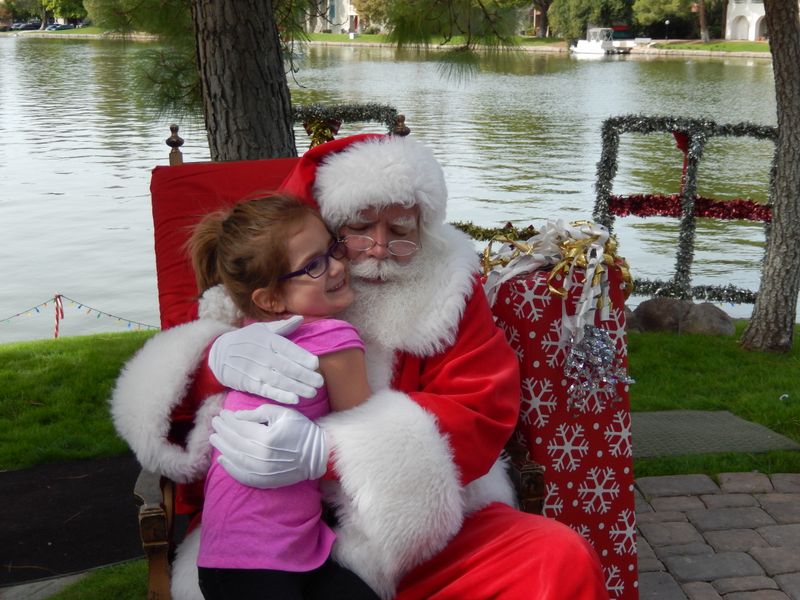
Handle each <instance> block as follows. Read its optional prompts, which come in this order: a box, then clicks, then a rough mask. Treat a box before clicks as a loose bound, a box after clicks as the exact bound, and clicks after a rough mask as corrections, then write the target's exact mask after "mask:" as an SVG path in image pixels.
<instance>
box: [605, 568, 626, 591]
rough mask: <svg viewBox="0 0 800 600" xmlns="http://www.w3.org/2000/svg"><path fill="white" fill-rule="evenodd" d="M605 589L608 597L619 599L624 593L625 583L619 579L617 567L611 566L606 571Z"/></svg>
mask: <svg viewBox="0 0 800 600" xmlns="http://www.w3.org/2000/svg"><path fill="white" fill-rule="evenodd" d="M606 589H607V590H608V593H609V595H611V596H613V597H614V598H619V597H620V596H622V594H623V593H624V592H625V582H624V581H623V580H622V577H620V570H619V567H618V566H617V565H611V567H609V568H608V569H606Z"/></svg>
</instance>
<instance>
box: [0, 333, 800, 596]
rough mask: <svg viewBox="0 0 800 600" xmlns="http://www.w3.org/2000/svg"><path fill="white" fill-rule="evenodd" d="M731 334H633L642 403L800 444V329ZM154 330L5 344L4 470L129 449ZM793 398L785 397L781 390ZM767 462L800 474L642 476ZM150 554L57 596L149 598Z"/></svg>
mask: <svg viewBox="0 0 800 600" xmlns="http://www.w3.org/2000/svg"><path fill="white" fill-rule="evenodd" d="M742 328H743V325H741V324H740V325H739V326H738V329H737V336H736V337H730V338H723V337H711V336H700V335H676V334H668V333H631V334H630V335H629V346H628V349H629V361H630V373H631V375H632V376H633V377H634V378H635V379H636V383H635V384H634V385H633V386H631V406H632V409H633V410H635V411H650V410H669V409H697V410H729V411H731V412H732V413H734V414H737V415H739V416H741V417H742V418H745V419H748V420H751V421H755V422H757V423H761V424H763V425H765V426H767V427H769V428H770V429H773V430H775V431H778V432H780V433H782V434H783V435H786V436H787V437H789V438H791V439H793V440H795V441H797V442H800V377H798V375H799V374H800V336H796V338H795V344H794V349H793V350H792V352H791V353H789V354H786V355H782V354H763V353H759V352H746V351H744V350H742V349H741V348H739V345H738V343H737V338H738V335H740V334H741V330H742ZM152 335H153V332H137V333H121V334H108V335H98V336H87V337H76V338H63V339H59V340H46V341H37V342H25V343H17V344H6V345H3V346H0V399H1V400H2V401H0V432H1V433H0V469H2V468H6V469H13V468H23V467H25V466H31V465H33V464H39V463H45V462H55V461H64V460H70V459H74V458H89V457H92V456H106V455H112V454H115V453H121V452H124V451H125V449H126V448H125V444H124V443H123V442H122V441H121V440H119V439H118V438H117V437H116V435H115V434H114V431H113V428H112V426H111V423H110V420H109V418H108V411H107V398H108V394H109V392H110V390H111V386H112V385H113V382H114V379H115V378H116V376H117V374H118V371H119V368H120V366H121V365H122V364H123V362H124V361H125V360H126V359H127V358H128V357H130V356H131V355H132V354H133V353H134V352H135V351H136V350H137V349H138V348H139V347H140V346H141V345H142V344H143V343H144V342H145V341H146V340H147V339H148V338H149V337H150V336H152ZM783 395H786V396H788V399H787V397H786V396H784V399H781V396H783ZM752 470H758V471H761V472H763V473H779V472H784V473H787V472H795V473H797V472H800V452H789V451H782V452H769V453H765V454H745V453H729V454H715V455H690V456H681V457H669V458H653V459H640V460H636V461H635V465H634V471H635V474H636V477H644V476H648V475H675V474H688V473H705V474H708V475H711V476H715V475H716V474H718V473H726V472H736V471H752ZM146 581H147V567H146V564H145V562H144V561H143V560H137V561H131V562H127V563H123V564H119V565H114V566H111V567H106V568H103V569H98V570H97V571H94V572H92V573H90V574H88V575H87V576H86V577H85V578H83V579H81V580H80V581H78V582H76V583H75V584H73V585H72V586H70V587H69V588H66V589H65V590H63V591H62V592H60V593H58V594H56V595H55V596H53V599H54V600H78V599H81V600H105V599H106V598H117V599H119V600H127V599H131V600H133V599H139V598H145V597H146Z"/></svg>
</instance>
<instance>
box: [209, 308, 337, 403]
mask: <svg viewBox="0 0 800 600" xmlns="http://www.w3.org/2000/svg"><path fill="white" fill-rule="evenodd" d="M302 322H303V317H300V316H294V317H291V318H290V319H285V320H283V321H272V322H269V323H253V324H252V325H248V326H246V327H242V328H241V329H236V330H235V331H229V332H228V333H223V334H222V335H221V336H219V337H218V338H217V339H216V341H215V342H214V344H213V345H212V346H211V352H210V353H209V355H208V366H209V367H210V368H211V372H212V373H214V376H215V377H216V378H217V380H218V381H219V382H220V383H221V384H222V385H224V386H225V387H228V388H231V389H234V390H239V391H240V392H250V393H251V394H255V395H256V396H262V397H264V398H270V399H272V400H274V401H275V402H281V403H283V404H297V401H298V396H302V397H303V398H313V397H314V396H315V395H316V393H317V388H320V387H322V385H323V379H322V375H320V374H319V373H317V371H316V369H318V368H319V359H318V358H317V357H316V356H314V355H313V354H311V353H310V352H307V351H306V350H304V349H302V348H300V346H297V345H296V344H294V343H292V342H290V341H289V340H287V339H286V338H284V337H282V336H284V335H286V334H287V333H291V332H292V331H294V330H295V329H297V328H298V327H299V326H300V324H301V323H302Z"/></svg>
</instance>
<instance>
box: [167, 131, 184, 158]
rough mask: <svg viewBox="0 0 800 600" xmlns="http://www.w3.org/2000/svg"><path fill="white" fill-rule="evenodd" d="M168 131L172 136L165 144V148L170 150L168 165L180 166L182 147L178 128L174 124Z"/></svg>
mask: <svg viewBox="0 0 800 600" xmlns="http://www.w3.org/2000/svg"><path fill="white" fill-rule="evenodd" d="M169 130H170V132H172V135H170V136H169V137H168V138H167V142H166V143H167V146H169V147H170V148H172V150H170V151H169V165H170V166H171V167H172V166H175V165H182V164H183V153H182V152H181V146H183V138H182V137H181V136H179V135H178V126H177V125H175V124H174V123H173V124H172V125H170V126H169Z"/></svg>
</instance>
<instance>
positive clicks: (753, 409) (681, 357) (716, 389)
mask: <svg viewBox="0 0 800 600" xmlns="http://www.w3.org/2000/svg"><path fill="white" fill-rule="evenodd" d="M743 328H744V324H743V323H740V324H739V325H738V326H737V332H736V336H735V337H715V336H702V335H675V334H669V333H636V332H632V333H631V334H630V335H629V336H628V356H629V363H630V364H629V371H630V375H631V376H632V377H633V378H634V379H635V380H636V383H635V384H634V385H633V386H631V410H633V411H653V410H670V409H685V410H727V411H730V412H732V413H733V414H735V415H738V416H739V417H741V418H743V419H746V420H748V421H753V422H755V423H760V424H761V425H764V426H765V427H768V428H769V429H772V430H773V431H776V432H778V433H780V434H782V435H785V436H786V437H788V438H790V439H792V440H794V441H796V442H798V443H800V335H798V333H797V330H796V332H795V341H794V348H793V350H792V352H790V353H788V354H767V353H762V352H747V351H745V350H742V349H741V348H740V347H739V344H738V342H737V339H738V337H739V336H740V335H741V332H742V330H743ZM751 470H758V471H762V472H764V473H778V472H793V473H800V452H769V453H766V454H717V455H689V456H683V457H667V458H652V459H640V460H636V461H635V464H634V472H635V473H636V476H637V477H642V476H645V475H672V474H678V473H706V474H708V475H714V474H716V473H724V472H734V471H751Z"/></svg>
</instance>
